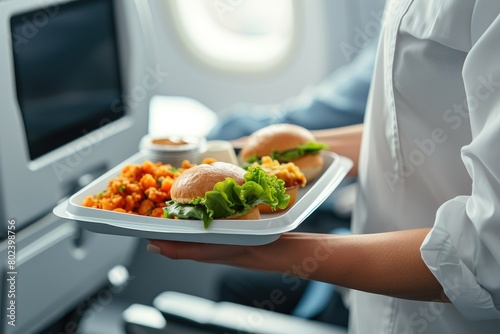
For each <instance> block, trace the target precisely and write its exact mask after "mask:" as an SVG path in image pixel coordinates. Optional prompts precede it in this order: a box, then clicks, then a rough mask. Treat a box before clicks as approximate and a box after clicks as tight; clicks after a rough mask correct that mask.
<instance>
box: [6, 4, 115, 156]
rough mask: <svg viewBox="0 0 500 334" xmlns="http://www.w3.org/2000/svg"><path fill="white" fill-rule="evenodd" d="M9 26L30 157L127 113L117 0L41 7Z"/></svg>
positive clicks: (15, 19) (18, 16) (20, 17)
mask: <svg viewBox="0 0 500 334" xmlns="http://www.w3.org/2000/svg"><path fill="white" fill-rule="evenodd" d="M11 31H12V45H13V50H14V51H13V54H14V66H15V75H16V86H17V98H18V102H19V107H20V109H21V114H22V118H23V120H24V126H25V130H26V137H27V142H28V146H29V154H30V157H31V159H32V160H33V159H36V158H38V157H40V156H42V155H44V154H46V153H48V152H50V151H52V150H54V149H56V148H58V147H60V146H62V145H64V144H66V143H68V142H70V141H72V140H75V139H77V138H79V137H81V136H83V135H84V134H86V133H88V132H90V131H93V130H96V129H97V128H99V127H101V126H103V125H106V124H108V123H109V122H111V121H114V120H116V119H118V118H120V117H122V116H123V115H124V108H123V103H122V102H121V96H122V87H121V80H120V65H119V62H118V60H119V59H118V45H117V40H116V31H115V22H114V10H113V2H112V0H79V1H74V2H70V3H67V4H64V5H57V6H54V7H51V8H38V9H37V10H34V11H31V12H28V13H23V14H20V15H16V16H13V17H12V18H11Z"/></svg>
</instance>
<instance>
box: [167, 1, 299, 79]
mask: <svg viewBox="0 0 500 334" xmlns="http://www.w3.org/2000/svg"><path fill="white" fill-rule="evenodd" d="M169 4H170V5H171V6H172V14H173V15H172V16H173V19H174V22H175V23H176V24H177V26H178V28H179V32H180V35H181V38H182V40H183V42H184V44H185V45H186V46H187V48H188V49H189V51H190V52H191V53H193V54H194V55H195V56H196V57H197V58H199V59H200V60H201V61H203V62H204V63H207V64H208V65H210V66H213V67H217V68H219V69H225V70H231V71H237V72H241V71H259V70H260V71H264V70H268V69H270V68H272V67H274V66H275V65H276V64H278V63H280V62H282V61H283V60H284V58H286V57H287V56H288V55H289V54H290V51H291V46H292V45H293V38H294V30H295V29H294V25H295V18H294V1H293V0H273V1H269V0H251V1H248V0H188V1H186V0H171V1H169Z"/></svg>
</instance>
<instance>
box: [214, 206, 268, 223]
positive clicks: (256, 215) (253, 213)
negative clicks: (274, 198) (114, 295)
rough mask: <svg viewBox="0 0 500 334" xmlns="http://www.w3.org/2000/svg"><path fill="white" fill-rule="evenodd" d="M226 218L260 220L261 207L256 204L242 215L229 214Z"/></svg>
mask: <svg viewBox="0 0 500 334" xmlns="http://www.w3.org/2000/svg"><path fill="white" fill-rule="evenodd" d="M259 205H260V204H259ZM222 219H223V220H224V219H234V220H259V219H260V210H259V207H258V206H257V205H256V206H254V207H253V208H252V209H251V210H250V211H248V212H247V213H244V214H242V215H233V216H229V217H226V218H222Z"/></svg>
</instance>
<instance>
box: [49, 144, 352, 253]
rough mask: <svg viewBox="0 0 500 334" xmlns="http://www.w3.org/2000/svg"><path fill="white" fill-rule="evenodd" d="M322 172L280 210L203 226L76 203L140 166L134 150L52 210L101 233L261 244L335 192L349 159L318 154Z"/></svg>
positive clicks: (290, 227)
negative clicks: (131, 166)
mask: <svg viewBox="0 0 500 334" xmlns="http://www.w3.org/2000/svg"><path fill="white" fill-rule="evenodd" d="M321 154H322V156H323V159H324V162H325V163H324V166H323V171H322V173H321V175H320V177H319V178H317V179H316V180H313V181H311V182H308V184H307V185H306V186H305V187H303V188H301V189H299V192H298V194H297V198H296V200H295V203H294V204H293V205H292V206H291V207H290V208H288V209H287V210H285V211H279V212H274V213H271V214H262V215H261V219H260V220H217V219H216V220H214V221H213V222H212V224H211V225H210V227H209V228H208V229H205V228H204V227H203V222H202V221H199V220H180V219H166V218H156V217H147V216H139V215H133V214H128V213H121V212H115V211H106V210H102V209H96V208H89V207H85V206H82V205H81V203H82V202H83V200H84V199H85V198H86V197H87V196H91V195H95V194H98V193H100V192H102V191H103V190H104V189H106V188H107V186H108V183H109V181H110V180H111V179H113V178H115V177H116V176H117V175H118V174H119V173H120V171H121V170H122V168H123V167H124V166H125V165H127V164H141V163H142V162H143V161H144V160H146V159H145V157H144V155H143V154H142V153H137V154H135V155H134V156H132V157H130V158H129V159H127V160H125V161H124V162H122V163H121V164H119V165H118V166H116V167H115V168H113V169H111V170H110V171H108V172H107V173H105V174H104V175H102V176H101V177H99V178H98V179H96V180H95V181H94V182H92V183H91V184H89V185H88V186H86V187H85V188H83V189H82V190H80V191H78V192H77V193H76V194H74V195H73V196H71V197H70V198H69V199H68V200H66V201H64V202H62V203H61V204H59V205H58V206H57V207H55V208H54V210H53V212H54V214H56V215H57V216H59V217H61V218H66V219H70V220H75V221H77V222H78V223H79V224H80V225H81V226H82V227H83V228H85V229H87V230H89V231H93V232H97V233H105V234H114V235H124V236H132V237H138V238H147V239H162V240H176V241H189V242H203V243H216V244H236V245H262V244H266V243H270V242H272V241H275V240H276V239H278V238H279V236H280V235H281V234H282V233H284V232H288V231H291V230H293V229H295V228H296V227H297V226H299V225H300V224H301V223H302V222H303V221H304V219H306V218H307V216H309V215H310V214H311V213H312V212H313V211H314V210H315V209H316V208H317V207H318V206H319V205H320V204H321V203H323V202H324V201H325V200H326V199H327V198H328V196H329V195H330V194H331V193H332V192H333V191H334V190H335V188H336V187H337V186H338V185H339V183H340V182H341V181H342V179H343V178H344V177H345V176H346V175H347V173H348V172H349V170H350V169H351V168H352V161H351V160H350V159H348V158H346V157H343V156H339V155H337V154H335V153H332V152H327V151H325V152H322V153H321Z"/></svg>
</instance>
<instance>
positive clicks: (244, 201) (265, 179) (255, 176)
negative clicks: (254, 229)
mask: <svg viewBox="0 0 500 334" xmlns="http://www.w3.org/2000/svg"><path fill="white" fill-rule="evenodd" d="M289 201H290V196H289V195H288V194H285V182H284V181H283V180H280V179H278V178H277V177H276V176H269V175H267V173H266V172H265V171H264V170H262V168H260V167H249V168H248V170H247V173H246V174H245V182H244V183H243V184H242V185H241V186H240V185H238V184H237V183H236V182H235V181H234V180H233V179H231V178H227V179H225V180H224V181H222V182H218V183H216V184H215V186H214V188H213V190H211V191H208V192H207V193H206V194H205V197H198V198H195V199H193V200H191V201H190V202H189V203H188V204H179V203H175V202H173V201H169V202H167V206H166V207H165V208H164V211H165V217H167V218H170V217H173V216H175V217H179V218H182V219H200V220H203V223H204V226H205V228H208V227H209V226H210V223H211V222H212V220H213V219H220V218H227V217H229V216H232V215H242V214H245V213H247V212H248V211H250V210H251V209H252V208H253V207H254V206H256V205H258V204H261V203H265V204H267V205H269V206H271V208H272V209H273V210H275V209H276V207H278V208H280V209H284V208H286V206H287V205H288V202H289Z"/></svg>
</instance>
